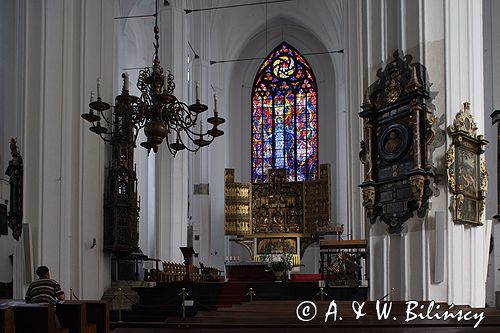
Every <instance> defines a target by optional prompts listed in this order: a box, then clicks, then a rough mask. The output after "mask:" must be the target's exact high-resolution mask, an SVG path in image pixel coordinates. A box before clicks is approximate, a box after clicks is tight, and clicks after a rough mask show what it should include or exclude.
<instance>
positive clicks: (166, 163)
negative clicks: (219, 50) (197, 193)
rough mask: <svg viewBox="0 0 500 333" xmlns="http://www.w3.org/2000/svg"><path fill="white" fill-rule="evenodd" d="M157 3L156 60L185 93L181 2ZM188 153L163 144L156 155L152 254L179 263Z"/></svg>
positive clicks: (183, 239) (184, 239) (184, 230)
mask: <svg viewBox="0 0 500 333" xmlns="http://www.w3.org/2000/svg"><path fill="white" fill-rule="evenodd" d="M169 3H170V6H160V60H161V64H162V66H163V69H164V70H170V71H171V72H172V74H173V75H174V76H175V84H176V88H175V91H174V94H175V96H177V98H178V99H180V100H182V101H186V100H187V98H186V97H187V96H186V95H187V94H186V50H185V45H186V37H185V22H184V21H185V14H184V12H183V6H182V1H170V2H169ZM189 154H190V153H189V152H186V151H183V152H180V153H178V154H177V155H176V157H175V158H174V157H172V156H171V154H170V152H169V151H168V147H167V146H166V143H163V144H162V145H161V146H160V148H159V150H158V155H157V156H156V184H157V186H156V202H157V206H156V226H157V229H156V244H157V249H156V256H157V258H159V259H162V260H166V261H174V262H182V253H181V251H180V249H179V247H180V246H186V244H187V225H188V218H187V199H188V195H187V193H188V192H187V191H188V189H187V177H188V162H187V161H188V156H189Z"/></svg>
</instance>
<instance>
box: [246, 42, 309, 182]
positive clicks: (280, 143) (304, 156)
mask: <svg viewBox="0 0 500 333" xmlns="http://www.w3.org/2000/svg"><path fill="white" fill-rule="evenodd" d="M317 100H318V90H317V87H316V80H315V78H314V74H313V71H312V69H311V67H310V66H309V64H308V63H307V61H306V59H305V58H304V57H303V56H302V55H301V54H300V53H299V52H298V51H297V50H296V49H295V48H293V47H292V46H291V45H289V44H287V43H284V42H283V43H281V44H280V45H278V47H276V48H275V49H274V50H273V51H272V52H271V53H270V54H269V56H268V57H267V58H266V60H265V61H264V62H263V63H262V65H261V66H260V69H259V71H258V73H257V75H256V77H255V81H254V85H253V92H252V181H253V182H265V181H267V170H268V169H269V168H285V169H286V173H287V177H288V180H289V181H302V180H310V179H316V178H317V177H318V116H317V113H318V110H317V107H318V103H317Z"/></svg>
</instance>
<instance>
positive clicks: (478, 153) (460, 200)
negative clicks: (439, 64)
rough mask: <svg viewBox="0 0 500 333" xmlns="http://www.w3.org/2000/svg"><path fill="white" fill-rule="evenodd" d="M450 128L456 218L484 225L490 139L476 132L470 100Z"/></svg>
mask: <svg viewBox="0 0 500 333" xmlns="http://www.w3.org/2000/svg"><path fill="white" fill-rule="evenodd" d="M448 131H449V134H450V136H451V138H452V142H451V145H450V147H449V148H448V152H447V167H448V184H449V187H450V192H451V206H450V209H451V212H452V216H453V221H454V222H457V223H468V224H473V225H482V224H483V223H482V215H483V211H484V203H485V199H486V191H487V188H488V174H487V172H486V164H485V161H484V147H485V145H486V144H487V143H488V141H487V140H485V139H484V138H483V136H482V135H478V134H477V133H476V132H477V126H476V124H475V122H474V119H473V117H472V115H471V113H470V104H469V103H468V102H466V103H464V107H463V109H462V110H460V112H459V113H457V115H456V117H455V120H454V122H453V125H451V126H450V127H449V129H448Z"/></svg>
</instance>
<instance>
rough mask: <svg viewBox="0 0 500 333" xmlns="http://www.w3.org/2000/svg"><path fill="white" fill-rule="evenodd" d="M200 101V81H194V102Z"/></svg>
mask: <svg viewBox="0 0 500 333" xmlns="http://www.w3.org/2000/svg"><path fill="white" fill-rule="evenodd" d="M199 100H200V81H196V101H199Z"/></svg>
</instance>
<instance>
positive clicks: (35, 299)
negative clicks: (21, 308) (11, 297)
mask: <svg viewBox="0 0 500 333" xmlns="http://www.w3.org/2000/svg"><path fill="white" fill-rule="evenodd" d="M62 294H64V291H62V290H61V286H60V285H59V283H57V282H56V281H55V280H52V279H38V280H36V281H33V282H31V284H30V286H29V287H28V291H27V292H26V297H25V300H26V303H50V304H56V302H57V296H59V295H62Z"/></svg>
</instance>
